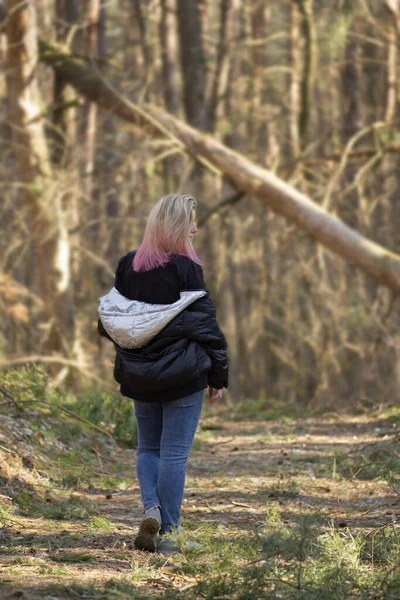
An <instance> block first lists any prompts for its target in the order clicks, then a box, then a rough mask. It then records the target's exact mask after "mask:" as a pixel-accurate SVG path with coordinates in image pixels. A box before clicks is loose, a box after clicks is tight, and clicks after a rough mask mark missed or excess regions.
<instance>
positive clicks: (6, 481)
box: [0, 406, 400, 600]
mask: <svg viewBox="0 0 400 600" xmlns="http://www.w3.org/2000/svg"><path fill="white" fill-rule="evenodd" d="M3 411H4V409H3ZM232 412H234V411H232V410H231V409H229V410H227V408H226V407H225V408H222V407H220V408H217V407H215V408H214V407H213V408H210V407H208V406H207V409H206V410H205V411H204V413H203V415H202V419H201V424H200V427H199V430H198V433H197V435H196V439H195V442H194V445H193V449H192V453H191V456H190V459H189V464H188V475H187V482H186V495H185V500H184V503H183V508H182V524H183V526H184V530H185V539H187V540H194V541H196V542H198V546H196V548H192V547H189V545H187V546H185V544H184V547H183V550H184V551H183V554H179V555H173V556H169V557H168V556H163V555H160V554H149V553H146V552H140V551H135V550H134V549H132V547H131V543H132V541H133V538H134V536H135V532H136V530H137V526H138V523H139V520H140V518H141V512H140V511H141V503H140V495H139V489H138V484H137V480H136V477H135V450H134V449H126V448H121V447H118V446H116V445H115V444H114V443H113V442H112V441H111V440H110V439H108V438H107V437H106V436H103V435H101V434H99V433H92V432H91V431H89V430H88V429H87V428H84V427H83V426H81V425H80V424H79V423H78V424H76V423H75V424H74V425H71V424H70V421H69V419H68V417H67V415H64V416H62V415H61V416H60V417H59V418H58V419H56V418H55V416H54V414H53V413H51V414H50V413H49V412H47V411H46V409H44V408H41V409H39V408H37V409H35V410H31V409H29V410H27V411H24V412H23V413H18V412H17V413H16V414H14V415H10V413H8V416H7V413H5V412H4V414H3V415H2V416H1V418H0V483H1V484H2V489H0V494H2V495H1V496H0V521H1V522H0V527H1V526H2V528H1V529H0V598H1V599H2V600H3V599H4V600H5V599H6V598H7V599H11V598H29V599H32V600H39V599H40V600H42V599H46V600H56V599H60V600H61V599H67V598H68V599H70V598H85V599H89V598H93V599H94V600H98V599H102V598H104V599H108V598H110V599H118V600H123V599H128V598H157V597H161V598H171V599H174V598H209V599H210V600H211V599H225V598H226V599H228V598H240V599H243V600H244V599H246V598H249V599H252V598H288V599H289V598H290V599H292V598H293V599H298V598H299V599H300V598H302V599H303V598H304V599H307V600H311V599H314V598H315V599H317V598H324V600H328V599H334V598H340V599H341V600H346V599H347V598H366V599H371V600H381V599H386V598H393V599H395V598H400V575H399V573H400V563H399V559H400V530H399V524H400V502H399V501H400V498H399V493H400V488H399V487H398V478H397V476H398V470H397V471H396V469H397V467H398V465H399V457H400V437H399V430H398V417H396V419H394V420H393V419H392V418H390V416H388V413H387V412H386V413H383V412H382V410H374V411H370V413H369V414H365V413H361V412H360V414H353V415H351V414H344V413H343V414H340V415H339V414H337V415H333V414H325V415H318V416H308V417H305V418H299V417H297V418H288V417H285V416H284V415H282V416H281V417H280V418H277V419H275V420H266V419H264V416H263V413H262V412H260V415H259V418H257V419H255V418H253V419H250V420H245V418H244V416H243V415H242V416H241V415H240V412H236V414H233V415H232V414H231V413H232ZM393 461H395V462H393ZM396 461H397V462H396Z"/></svg>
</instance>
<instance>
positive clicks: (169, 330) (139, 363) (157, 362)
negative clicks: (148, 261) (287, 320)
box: [98, 251, 228, 402]
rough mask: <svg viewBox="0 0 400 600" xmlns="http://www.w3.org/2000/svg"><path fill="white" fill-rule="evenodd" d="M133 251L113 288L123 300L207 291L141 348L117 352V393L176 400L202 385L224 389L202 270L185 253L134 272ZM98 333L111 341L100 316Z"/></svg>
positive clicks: (218, 338)
mask: <svg viewBox="0 0 400 600" xmlns="http://www.w3.org/2000/svg"><path fill="white" fill-rule="evenodd" d="M134 254H135V251H134V252H130V253H128V254H127V255H126V256H124V257H122V258H121V260H120V261H119V264H118V267H117V271H116V277H115V288H116V290H117V291H118V292H119V293H120V294H122V295H123V296H124V297H125V298H129V299H130V300H136V301H138V302H141V303H142V302H146V303H149V304H172V303H173V302H176V301H177V300H179V298H180V292H182V291H189V290H205V291H206V294H205V295H204V296H203V297H201V298H199V299H198V300H195V301H194V302H193V303H192V304H190V305H189V306H188V307H187V308H185V309H184V310H182V311H181V312H180V313H179V314H178V315H177V316H176V317H174V318H173V319H172V321H170V322H169V323H168V324H167V325H166V326H165V327H164V328H163V329H162V330H161V331H160V332H159V333H158V334H157V335H156V336H155V337H153V338H152V339H151V341H150V342H149V343H147V344H146V345H145V346H142V347H140V348H135V349H126V348H125V349H124V348H122V347H120V346H118V344H116V343H114V345H115V348H116V351H117V354H116V359H115V368H114V377H115V379H116V381H117V382H118V383H119V384H120V390H121V393H122V394H123V395H124V396H127V397H129V398H134V399H135V400H141V401H145V402H163V401H166V400H176V399H178V398H182V397H184V396H188V395H190V394H193V393H195V392H197V391H200V390H202V389H204V388H206V387H207V386H208V385H210V386H212V387H214V388H217V389H221V388H223V387H228V357H227V344H226V339H225V336H224V334H223V333H222V331H221V329H220V328H219V326H218V323H217V319H216V310H215V306H214V303H213V301H212V300H211V298H210V295H209V293H208V291H207V289H206V285H205V282H204V278H203V271H202V268H201V267H200V266H199V265H197V264H196V263H194V262H193V261H192V260H191V259H189V258H188V257H185V256H179V255H174V256H171V259H170V261H169V262H168V263H167V265H166V266H164V267H158V268H156V269H152V270H151V271H147V272H144V273H136V272H135V271H133V270H132V260H133V257H134ZM98 330H99V333H100V335H103V336H105V337H107V338H109V339H111V338H110V336H109V335H108V334H107V331H106V330H105V329H104V327H103V324H102V322H101V320H100V319H99V323H98Z"/></svg>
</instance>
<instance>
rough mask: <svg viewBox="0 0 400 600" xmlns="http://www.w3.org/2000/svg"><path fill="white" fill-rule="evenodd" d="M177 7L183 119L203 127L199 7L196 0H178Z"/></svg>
mask: <svg viewBox="0 0 400 600" xmlns="http://www.w3.org/2000/svg"><path fill="white" fill-rule="evenodd" d="M177 6H178V15H177V16H178V29H179V42H180V55H181V65H182V76H183V100H184V106H185V114H186V119H187V121H188V123H190V124H191V125H193V126H194V127H197V128H198V129H203V130H207V129H209V118H208V115H207V107H206V94H205V91H206V85H207V71H206V54H205V50H204V45H203V35H202V34H203V28H202V22H201V16H200V6H199V3H198V0H178V4H177Z"/></svg>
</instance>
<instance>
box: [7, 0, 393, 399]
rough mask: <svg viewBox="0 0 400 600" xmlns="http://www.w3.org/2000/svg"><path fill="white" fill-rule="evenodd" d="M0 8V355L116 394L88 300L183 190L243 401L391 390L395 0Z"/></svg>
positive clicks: (376, 395)
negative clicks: (315, 217) (193, 205)
mask: <svg viewBox="0 0 400 600" xmlns="http://www.w3.org/2000/svg"><path fill="white" fill-rule="evenodd" d="M0 17H1V24H2V26H1V32H0V42H1V43H0V59H1V72H2V76H1V77H0V101H1V104H2V119H1V122H0V147H1V157H2V158H1V161H0V197H1V204H0V223H1V233H2V235H1V237H0V261H1V262H0V314H1V319H0V358H1V361H0V366H1V367H3V368H9V367H13V366H15V365H19V364H25V363H33V364H39V363H42V364H45V365H46V368H48V370H49V373H50V375H51V380H52V385H53V387H62V386H66V387H67V388H73V389H75V390H81V389H82V387H87V386H93V385H98V384H99V383H100V386H103V388H114V389H115V384H114V383H113V381H112V360H113V355H114V351H113V347H112V345H111V344H108V343H107V342H105V341H104V340H103V341H101V340H100V339H98V338H97V330H96V322H97V311H96V308H97V301H98V298H99V296H101V295H103V294H104V293H105V292H106V291H107V290H108V289H109V288H110V287H111V285H112V284H113V274H114V270H115V267H116V265H117V262H118V259H119V257H120V256H122V255H124V254H126V253H127V252H128V251H130V250H131V249H134V248H136V247H138V245H139V244H140V241H141V237H142V234H143V231H144V226H145V222H146V218H147V215H148V213H149V211H150V209H151V207H152V206H153V205H154V203H155V202H156V201H157V200H158V199H159V198H160V197H161V196H163V195H164V194H166V193H171V192H178V193H185V194H192V195H194V196H195V197H196V198H197V200H198V216H199V224H200V226H201V227H200V232H199V234H198V236H197V239H196V249H197V250H198V252H199V254H200V256H201V257H202V258H203V260H204V263H205V276H206V283H207V287H208V289H209V291H210V293H211V296H212V297H213V299H214V301H215V303H216V306H217V311H218V319H219V322H220V325H221V328H222V329H223V330H224V332H225V333H226V337H227V340H228V344H229V356H230V364H231V376H230V390H229V391H230V395H231V397H232V398H233V399H234V400H235V401H237V400H244V399H246V398H260V397H264V398H267V397H269V398H277V399H280V400H282V401H284V402H288V403H294V402H296V403H300V404H301V405H303V406H308V407H334V406H343V405H348V404H357V403H359V402H364V403H365V402H367V404H368V402H373V403H374V402H377V401H385V402H386V401H388V402H395V401H397V400H398V398H399V389H400V367H399V364H400V363H399V352H400V325H399V321H398V318H397V304H396V298H397V294H398V290H399V289H400V283H399V282H400V275H399V273H400V270H399V261H400V258H399V257H398V256H397V255H396V252H397V251H398V248H399V247H400V227H399V226H400V210H399V151H400V145H399V144H400V141H399V133H398V125H399V121H398V106H399V102H398V100H399V75H398V72H399V69H398V67H399V33H400V7H399V3H398V1H397V0H377V1H375V0H374V1H371V0H332V1H331V2H323V1H322V0H291V1H290V0H285V1H280V2H274V1H272V0H269V1H268V0H253V1H252V2H246V1H244V0H199V1H193V0H85V1H81V2H79V0H55V1H51V0H36V1H35V2H34V1H33V0H29V1H28V0H27V1H24V2H20V1H19V0H7V2H5V3H4V4H2V5H1V9H0ZM184 122H186V123H187V124H189V125H190V126H191V127H192V128H194V129H189V128H188V127H187V126H185V125H184ZM199 132H200V133H199ZM201 133H204V134H205V137H203V136H202V135H200V134H201ZM196 136H197V137H196ZM219 143H221V144H223V146H220V145H218V144H219ZM226 147H228V148H230V149H233V150H235V152H236V154H233V153H231V154H229V153H228V154H226V155H225V154H224V152H225V149H226ZM221 148H222V150H221ZM249 161H251V163H249ZM253 163H254V164H255V165H258V166H259V167H261V168H262V169H266V170H267V171H264V170H263V171H261V170H260V169H258V170H257V169H256V167H255V166H254V164H253ZM252 169H253V171H252ZM257 177H260V180H261V179H262V178H263V177H264V178H267V179H266V181H267V183H268V185H269V186H270V187H269V188H268V186H267V188H266V189H262V186H261V187H260V186H259V185H258V183H257V181H255V180H256V179H257ZM282 181H285V182H286V183H288V184H290V186H292V187H288V186H285V185H284V184H282V183H281V182H282ZM257 186H258V187H257ZM274 186H275V187H274ZM293 188H295V189H293ZM260 190H261V191H260ZM271 190H272V191H271ZM274 190H275V192H276V190H278V191H279V194H280V196H279V194H278V196H276V194H275V196H274V193H275V192H274ZM295 190H297V191H298V192H301V193H302V194H304V195H307V196H308V197H309V198H311V199H312V200H313V202H315V203H316V204H315V205H310V204H307V199H306V198H305V197H304V196H301V195H299V194H298V192H296V191H295ZM295 200H296V201H297V204H295V203H294V204H293V203H292V204H291V202H292V201H293V202H294V201H295ZM286 205H287V206H288V208H287V209H286V208H285V206H286ZM313 207H315V208H316V210H317V214H319V215H320V218H321V219H322V222H323V223H325V225H326V224H328V225H329V226H330V227H328V228H325V229H324V226H322V227H320V228H319V229H318V227H319V226H318V225H317V224H316V223H313V222H312V219H311V217H310V216H309V214H308V212H307V211H308V210H311V212H312V211H313V210H314V208H313ZM320 209H321V210H320ZM285 211H286V213H285ZM318 211H319V212H318ZM282 212H283V214H286V215H287V216H289V217H290V218H289V219H287V218H284V217H283V216H282V215H281V214H279V213H282ZM329 214H330V215H332V216H333V217H337V218H339V219H340V220H341V221H343V222H344V223H346V224H347V225H348V226H349V227H350V228H351V229H352V230H354V231H355V232H358V233H359V234H361V236H363V237H362V238H361V237H360V236H358V237H357V236H355V237H354V236H353V237H352V235H353V233H352V231H351V230H350V229H347V228H346V229H345V230H343V231H342V234H341V235H342V236H343V239H344V240H345V241H346V244H347V246H346V251H345V252H342V251H341V250H340V248H341V244H338V243H337V239H338V238H337V237H335V235H336V233H335V231H336V230H337V228H339V229H340V223H339V222H338V221H337V220H335V219H333V220H329V219H330V218H329ZM325 215H326V218H327V219H328V220H325ZM298 225H300V228H299V227H298ZM338 235H339V234H338ZM364 238H368V239H369V240H373V241H374V242H376V243H378V244H380V245H381V246H383V247H384V248H386V249H387V251H388V252H387V253H386V251H385V252H384V253H383V254H384V256H383V259H385V257H386V259H387V260H386V262H385V264H384V265H383V271H384V272H382V269H381V266H382V264H383V263H382V261H381V266H379V267H377V268H375V267H374V266H372V267H371V264H372V263H371V260H370V259H371V257H370V258H369V259H368V260H367V258H365V256H366V255H365V256H364V254H363V253H364V252H365V253H366V254H368V252H370V253H371V254H374V253H376V252H378V254H379V252H380V250H379V248H378V246H373V245H370V246H369V242H367V241H366V240H365V239H364ZM316 239H317V240H319V242H322V244H321V243H319V244H318V243H316ZM346 244H345V245H346ZM325 246H328V247H329V248H330V249H333V250H335V251H336V252H337V253H339V254H342V257H340V256H337V255H336V254H335V253H332V252H331V251H330V250H327V249H326V248H325ZM377 249H378V250H377ZM353 250H354V256H353ZM357 252H358V258H357V257H356V254H357ZM343 256H345V257H346V258H347V259H348V260H343ZM360 257H361V258H360ZM388 257H389V258H388ZM364 258H365V260H364ZM381 258H382V257H381ZM372 262H373V261H372ZM352 263H355V264H357V265H358V267H361V269H360V268H356V266H354V264H352ZM389 263H390V264H389ZM389 272H390V273H389ZM382 273H383V274H382ZM388 273H389V275H388ZM371 275H372V277H371ZM393 282H394V283H393ZM382 284H383V285H382Z"/></svg>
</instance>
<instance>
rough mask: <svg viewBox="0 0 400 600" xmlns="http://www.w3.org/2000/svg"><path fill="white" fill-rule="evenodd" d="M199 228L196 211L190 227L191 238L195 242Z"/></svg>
mask: <svg viewBox="0 0 400 600" xmlns="http://www.w3.org/2000/svg"><path fill="white" fill-rule="evenodd" d="M197 231H198V229H197V225H196V213H195V212H193V216H192V220H191V224H190V229H189V240H190V241H191V242H193V239H194V236H195V235H196V233H197Z"/></svg>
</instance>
